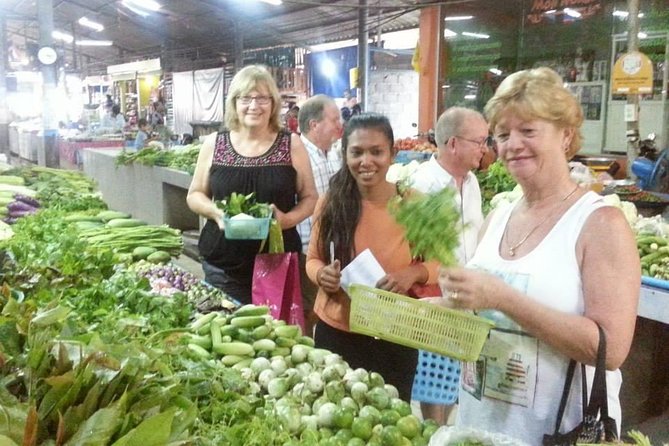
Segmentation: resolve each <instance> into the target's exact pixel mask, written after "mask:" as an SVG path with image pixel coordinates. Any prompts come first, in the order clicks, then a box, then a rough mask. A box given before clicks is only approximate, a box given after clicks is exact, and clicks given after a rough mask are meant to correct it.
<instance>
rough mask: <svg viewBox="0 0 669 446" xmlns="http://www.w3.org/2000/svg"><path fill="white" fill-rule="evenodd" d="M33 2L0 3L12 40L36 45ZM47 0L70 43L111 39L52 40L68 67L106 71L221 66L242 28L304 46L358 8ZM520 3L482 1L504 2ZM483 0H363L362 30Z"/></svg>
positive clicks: (395, 25) (350, 23) (234, 0)
mask: <svg viewBox="0 0 669 446" xmlns="http://www.w3.org/2000/svg"><path fill="white" fill-rule="evenodd" d="M37 1H41V0H0V16H4V17H5V19H6V22H5V23H6V29H7V39H8V41H9V42H10V44H13V45H15V46H17V45H18V46H20V45H24V47H25V46H27V47H31V46H32V47H33V49H34V48H35V47H36V44H37V42H38V40H39V27H38V22H37V6H36V2H37ZM51 1H52V2H53V19H54V30H56V31H60V32H62V33H64V34H66V35H69V36H73V37H74V42H77V41H80V40H84V39H86V40H107V41H111V42H112V45H111V46H95V47H92V46H80V45H77V44H75V43H74V42H72V43H65V42H62V41H60V40H55V41H54V43H55V44H56V45H57V47H58V48H59V49H60V51H61V54H63V55H64V59H65V61H66V62H67V66H68V68H69V69H70V70H72V69H73V68H77V67H78V68H79V69H81V71H84V72H86V74H97V73H104V71H105V69H106V67H107V66H108V65H114V64H119V63H125V62H131V61H136V60H141V59H147V58H154V57H161V59H162V60H163V64H164V66H165V68H166V69H168V70H171V71H179V70H189V69H200V68H207V67H212V66H221V65H222V64H225V63H226V62H231V61H232V59H233V54H234V48H235V36H236V35H238V34H239V33H240V32H241V33H242V36H243V46H244V49H245V50H251V49H259V48H271V47H276V46H298V47H305V48H309V46H310V45H313V44H318V43H323V42H332V41H337V40H343V39H350V38H355V37H356V36H357V33H358V15H359V8H360V6H359V1H358V0H335V1H316V0H283V3H282V4H280V5H272V4H268V3H265V2H264V1H266V0H264V1H260V0H155V2H156V3H157V4H158V5H159V8H158V9H157V10H156V11H151V12H148V13H147V14H146V15H142V14H141V12H142V11H138V10H137V8H135V7H134V5H133V2H136V1H138V0H117V1H109V0H51ZM518 1H519V0H514V1H504V2H499V1H493V2H487V3H489V4H490V5H493V4H500V3H501V4H507V5H508V4H509V3H517V2H518ZM481 3H482V1H481V0H443V1H429V0H422V1H421V0H367V4H368V10H369V19H368V28H369V30H370V33H372V34H373V33H376V32H378V31H381V32H388V31H396V30H402V29H408V28H415V27H417V26H418V22H419V16H420V9H421V8H422V7H425V6H429V5H434V4H442V5H447V6H448V7H449V8H453V9H463V8H464V9H467V8H471V9H476V10H478V12H479V13H481V8H479V7H477V6H480V4H481ZM477 4H478V5H477ZM497 7H499V6H497ZM497 7H496V8H497ZM496 8H495V9H496ZM484 9H485V8H484ZM487 9H490V6H488V8H487ZM138 12H140V13H138ZM82 17H86V18H87V19H88V20H89V21H92V22H95V23H98V24H100V25H102V26H103V27H104V29H103V30H101V31H95V30H93V29H91V28H89V27H87V26H83V25H81V24H80V22H79V20H80V19H81V18H82ZM73 54H75V55H76V56H77V57H76V59H75V58H73Z"/></svg>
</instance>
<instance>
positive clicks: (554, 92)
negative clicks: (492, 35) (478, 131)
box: [485, 67, 583, 159]
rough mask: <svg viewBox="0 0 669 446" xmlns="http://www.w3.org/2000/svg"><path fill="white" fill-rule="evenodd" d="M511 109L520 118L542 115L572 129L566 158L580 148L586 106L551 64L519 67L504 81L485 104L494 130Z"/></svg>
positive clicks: (539, 117)
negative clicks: (527, 68)
mask: <svg viewBox="0 0 669 446" xmlns="http://www.w3.org/2000/svg"><path fill="white" fill-rule="evenodd" d="M509 112H510V113H513V114H515V115H517V116H518V117H519V118H521V119H525V120H532V119H543V120H546V121H549V122H552V123H553V124H554V125H556V126H557V127H559V128H562V129H572V130H573V136H572V138H571V142H570V143H569V146H568V147H567V148H566V150H565V152H566V156H567V159H571V157H573V156H574V155H575V154H576V153H577V152H578V151H579V150H580V149H581V140H582V136H581V124H583V110H582V109H581V106H580V104H579V103H578V101H577V100H576V97H575V96H574V95H573V94H572V93H571V92H570V91H569V90H567V89H566V88H565V86H564V82H563V81H562V78H561V77H560V75H559V74H557V73H556V72H555V71H553V70H551V69H550V68H547V67H541V68H533V69H530V70H523V71H518V72H516V73H513V74H512V75H510V76H509V77H507V78H506V79H504V81H502V83H501V84H500V85H499V87H498V88H497V91H496V92H495V95H494V96H493V97H492V99H490V100H489V101H488V103H487V104H486V106H485V114H486V117H487V118H488V122H489V123H490V128H491V129H493V131H494V129H495V127H496V126H497V124H498V123H499V121H500V120H501V119H502V117H503V116H504V115H506V114H507V113H509Z"/></svg>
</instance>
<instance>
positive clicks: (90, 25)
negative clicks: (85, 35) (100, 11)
mask: <svg viewBox="0 0 669 446" xmlns="http://www.w3.org/2000/svg"><path fill="white" fill-rule="evenodd" d="M79 24H80V25H81V26H85V27H87V28H90V29H93V30H95V31H97V32H100V31H102V30H103V29H105V27H104V26H103V25H102V24H100V23H98V22H94V21H92V20H90V19H89V18H88V17H86V16H84V17H82V18H80V19H79Z"/></svg>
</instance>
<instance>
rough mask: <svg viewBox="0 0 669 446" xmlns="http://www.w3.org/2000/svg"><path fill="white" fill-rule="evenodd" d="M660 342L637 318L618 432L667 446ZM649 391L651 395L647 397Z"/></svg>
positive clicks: (668, 400)
mask: <svg viewBox="0 0 669 446" xmlns="http://www.w3.org/2000/svg"><path fill="white" fill-rule="evenodd" d="M174 263H176V264H177V265H179V266H180V267H182V268H183V269H185V270H186V271H190V272H191V273H193V274H195V275H196V276H198V277H200V278H203V273H202V267H201V266H200V263H199V262H198V261H196V260H193V259H192V258H191V257H188V256H186V255H182V256H180V257H179V258H178V259H176V260H175V261H174ZM663 343H666V344H667V345H669V329H666V328H664V329H663V327H662V326H661V324H659V323H655V322H653V321H649V320H648V319H644V318H638V319H637V328H636V333H635V336H634V341H633V343H632V348H631V350H630V354H629V356H628V358H627V361H625V364H624V365H623V367H622V373H623V388H622V392H621V395H620V399H621V404H622V407H623V426H622V433H623V434H625V433H626V432H628V431H629V430H631V429H635V430H639V431H641V432H643V433H644V434H646V435H648V436H649V437H650V439H651V442H652V444H653V445H656V446H657V445H663V444H664V445H669V358H657V357H655V358H654V352H655V351H656V350H657V345H662V344H663ZM654 362H656V363H657V364H656V365H655V364H654ZM654 367H659V368H662V367H664V372H662V373H660V376H665V377H667V379H665V381H664V383H663V384H662V385H661V386H660V387H659V389H658V388H656V389H653V390H651V388H650V387H651V384H650V383H651V381H652V380H651V370H653V368H654ZM649 393H651V394H652V395H651V396H650V397H648V395H649ZM412 407H413V409H414V413H415V414H416V415H419V414H420V408H419V407H418V404H417V403H415V402H414V404H412ZM663 408H664V410H663ZM454 413H455V411H454V412H453V414H454ZM656 413H657V414H656ZM453 418H454V417H453V416H452V417H451V420H452V419H453Z"/></svg>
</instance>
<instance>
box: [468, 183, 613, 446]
mask: <svg viewBox="0 0 669 446" xmlns="http://www.w3.org/2000/svg"><path fill="white" fill-rule="evenodd" d="M516 204H517V201H516V202H514V203H512V204H511V205H508V206H507V207H505V208H501V209H498V210H497V211H496V212H495V215H494V216H493V217H492V220H491V221H490V224H489V226H488V229H487V231H486V233H485V235H484V236H483V238H482V240H481V242H480V244H479V246H478V248H477V250H476V253H475V254H474V257H473V258H472V259H471V261H470V262H469V263H468V265H467V266H468V267H472V268H477V269H483V270H486V271H488V272H490V273H492V274H495V275H497V276H499V277H501V278H502V279H503V280H504V281H505V282H506V283H508V284H510V285H511V286H513V287H514V288H516V289H518V290H520V291H521V292H523V293H525V294H526V295H528V296H530V297H531V298H533V299H535V300H536V301H538V302H541V303H542V304H544V305H547V306H549V307H551V308H554V309H556V310H559V311H563V312H566V313H574V314H583V309H584V304H583V290H582V283H581V273H580V269H579V265H578V261H577V257H576V242H577V240H578V237H579V235H580V233H581V230H582V228H583V225H584V223H585V221H586V220H587V219H588V217H589V216H590V214H592V212H593V211H595V210H596V209H599V208H600V207H602V206H606V204H605V203H604V202H603V200H602V198H601V197H600V196H599V195H597V194H595V193H593V192H588V193H586V194H585V195H583V196H582V197H581V198H580V199H579V200H578V201H577V202H576V203H574V204H573V205H572V206H571V207H570V208H569V209H568V210H567V211H566V212H565V214H564V215H563V216H562V217H561V218H560V219H559V220H558V222H557V223H556V224H555V226H554V227H553V228H552V229H551V231H550V232H549V233H548V235H546V237H545V238H544V239H543V240H542V241H541V242H540V243H539V245H537V247H536V248H534V249H533V250H532V251H531V252H529V253H528V254H527V255H525V256H523V257H519V258H517V259H513V260H506V259H503V258H502V257H501V256H500V254H499V246H500V242H501V239H502V235H503V232H504V228H505V227H506V223H507V221H508V220H509V217H510V215H511V211H512V210H513V208H514V207H515V205H516ZM480 314H481V315H482V316H484V317H487V318H490V319H492V320H494V321H495V323H496V327H495V329H493V330H492V331H491V335H490V338H489V339H488V341H486V344H485V346H484V350H483V354H482V356H481V358H482V359H481V360H479V361H478V362H476V363H469V364H463V370H462V376H461V386H462V391H461V392H460V402H459V408H458V425H462V426H471V427H475V428H477V429H483V430H487V431H491V432H502V433H505V434H507V435H510V436H512V437H515V438H518V439H520V440H523V441H525V442H527V443H529V444H530V445H540V444H541V440H542V437H543V435H544V434H549V433H550V434H552V433H553V430H554V428H555V421H556V417H557V411H558V405H559V403H560V397H561V396H562V390H563V388H564V381H565V375H566V370H567V365H568V364H569V359H568V358H567V357H565V356H564V355H562V354H561V353H559V352H558V351H556V350H555V349H553V348H552V347H550V346H549V345H547V344H545V343H544V342H541V341H539V340H538V339H536V338H534V337H531V336H530V335H529V334H527V333H525V332H523V330H522V329H521V328H520V326H518V325H517V324H516V323H515V322H514V321H513V320H511V319H509V318H507V317H506V316H505V315H504V314H503V313H501V312H499V311H489V310H488V311H482V312H480ZM586 369H587V375H588V382H589V385H588V391H589V390H590V388H591V387H592V385H591V383H592V375H593V372H594V368H592V367H586ZM580 375H581V373H580V367H577V371H576V373H575V376H574V381H573V383H572V389H571V394H570V397H569V401H568V403H567V409H566V410H565V415H564V417H563V422H562V428H561V432H568V431H569V430H571V429H572V428H573V427H574V426H576V425H577V424H578V423H580V422H581V420H582V407H581V406H582V404H581V396H580V389H581V376H580ZM621 383H622V378H621V375H620V371H619V370H616V371H612V372H607V390H608V396H609V415H610V416H611V417H613V418H615V419H616V421H617V422H618V429H620V419H621V411H620V401H619V399H618V393H619V390H620V385H621Z"/></svg>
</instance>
